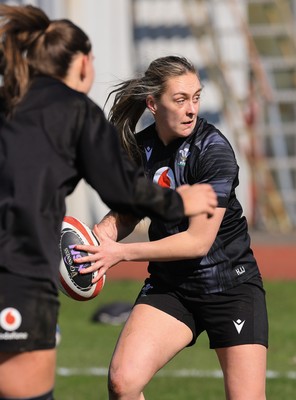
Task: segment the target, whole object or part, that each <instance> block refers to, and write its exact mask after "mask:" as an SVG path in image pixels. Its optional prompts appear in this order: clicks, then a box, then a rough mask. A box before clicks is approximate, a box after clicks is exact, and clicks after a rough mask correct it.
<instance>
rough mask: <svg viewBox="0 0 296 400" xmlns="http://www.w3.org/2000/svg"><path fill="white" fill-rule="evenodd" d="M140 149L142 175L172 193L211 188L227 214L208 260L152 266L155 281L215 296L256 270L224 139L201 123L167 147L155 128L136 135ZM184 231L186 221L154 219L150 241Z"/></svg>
mask: <svg viewBox="0 0 296 400" xmlns="http://www.w3.org/2000/svg"><path fill="white" fill-rule="evenodd" d="M136 139H137V143H138V144H139V146H140V148H141V153H142V161H143V165H144V169H145V173H146V176H147V177H148V178H149V179H150V180H153V181H154V182H157V183H158V184H159V185H161V186H163V187H170V188H172V189H174V188H176V187H178V186H180V185H182V184H186V183H188V184H193V183H209V184H211V185H212V186H213V188H214V190H215V191H216V193H217V196H218V207H222V208H226V212H225V215H224V218H223V221H222V223H221V227H220V229H219V231H218V234H217V237H216V239H215V241H214V243H213V245H212V247H211V249H210V250H209V252H208V254H207V256H205V257H201V258H198V259H191V260H180V261H174V262H150V263H149V268H148V270H149V272H150V274H151V277H152V279H153V280H159V281H160V282H161V283H163V284H164V285H167V286H169V287H171V288H177V289H178V290H179V291H181V292H182V293H183V294H184V295H185V296H196V294H201V293H217V292H221V291H225V290H227V289H230V288H232V287H235V286H237V285H239V284H241V283H243V282H246V281H248V280H249V279H251V278H252V277H255V276H259V275H260V274H259V270H258V267H257V263H256V260H255V258H254V256H253V252H252V250H251V248H250V238H249V235H248V227H247V222H246V219H245V217H243V216H242V208H241V205H240V203H239V201H238V200H237V198H236V194H235V188H236V187H237V185H238V182H239V181H238V171H239V167H238V165H237V162H236V159H235V155H234V152H233V150H232V147H231V145H230V143H229V142H228V140H227V139H226V138H225V137H224V136H223V135H222V133H221V132H220V131H219V130H218V129H217V128H215V127H214V126H213V125H211V124H209V123H207V121H205V120H204V119H202V118H199V119H198V121H197V124H196V127H195V129H194V131H193V132H192V134H191V135H190V136H188V137H186V138H179V139H176V140H174V141H173V142H171V143H170V144H168V145H167V146H165V145H164V144H163V143H162V142H161V140H160V139H159V137H158V135H157V133H156V129H155V124H153V125H150V126H149V127H147V128H146V129H145V130H143V131H142V132H139V133H138V134H137V135H136ZM187 228H188V219H187V218H184V219H183V221H182V222H181V223H180V224H175V223H165V222H163V221H160V220H159V219H155V218H152V221H151V225H150V227H149V238H150V240H151V241H153V240H158V239H161V238H164V237H167V236H170V235H174V234H176V233H178V232H182V231H185V230H186V229H187Z"/></svg>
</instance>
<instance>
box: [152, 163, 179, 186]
mask: <svg viewBox="0 0 296 400" xmlns="http://www.w3.org/2000/svg"><path fill="white" fill-rule="evenodd" d="M153 182H155V183H157V184H158V185H159V186H162V187H166V188H170V189H175V188H176V182H175V177H174V173H173V171H172V169H171V168H169V167H162V168H159V169H158V170H157V171H156V172H155V174H154V177H153Z"/></svg>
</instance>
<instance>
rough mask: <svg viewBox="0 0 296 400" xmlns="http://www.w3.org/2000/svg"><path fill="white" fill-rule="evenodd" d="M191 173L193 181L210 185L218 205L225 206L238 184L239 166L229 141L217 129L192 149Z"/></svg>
mask: <svg viewBox="0 0 296 400" xmlns="http://www.w3.org/2000/svg"><path fill="white" fill-rule="evenodd" d="M194 153H195V154H194V157H193V159H192V160H191V163H192V172H191V173H192V175H193V181H194V182H195V183H208V184H210V185H212V187H213V189H214V190H215V192H216V194H217V197H218V207H223V208H224V207H226V206H227V203H228V200H229V198H230V196H231V194H232V191H233V190H234V188H235V187H236V186H237V184H238V170H239V167H238V165H237V162H236V158H235V154H234V151H233V149H232V147H231V145H230V143H229V142H228V141H227V140H226V138H224V137H223V136H222V135H220V134H219V133H218V132H217V131H214V132H211V133H209V134H208V135H207V136H206V139H205V140H204V141H203V143H202V144H201V146H200V147H199V148H195V149H194Z"/></svg>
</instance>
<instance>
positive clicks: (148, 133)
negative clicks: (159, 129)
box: [135, 124, 156, 146]
mask: <svg viewBox="0 0 296 400" xmlns="http://www.w3.org/2000/svg"><path fill="white" fill-rule="evenodd" d="M155 135H156V130H155V124H151V125H149V126H147V127H146V128H145V129H143V130H141V131H139V132H137V133H136V134H135V138H136V141H137V144H138V145H139V146H145V144H146V143H148V142H151V141H153V140H154V137H155Z"/></svg>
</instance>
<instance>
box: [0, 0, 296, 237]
mask: <svg viewBox="0 0 296 400" xmlns="http://www.w3.org/2000/svg"><path fill="white" fill-rule="evenodd" d="M0 2H1V1H0ZM3 2H5V3H10V4H34V5H37V6H39V7H41V8H43V9H44V10H45V11H46V12H47V13H48V14H49V15H50V16H51V17H52V18H63V17H67V18H70V19H72V20H73V21H74V22H76V23H77V24H78V25H80V26H81V27H82V28H83V29H84V30H85V31H86V32H87V33H88V34H89V36H90V38H91V41H92V43H93V47H94V53H95V56H96V61H95V62H96V74H97V78H96V82H95V85H94V88H93V90H92V92H91V94H90V95H91V97H92V98H94V100H95V101H97V102H98V103H99V104H100V105H101V106H103V105H104V101H105V99H106V97H107V94H108V91H109V90H110V89H111V87H112V85H113V84H115V83H117V82H118V81H119V80H121V79H125V78H127V77H129V76H132V75H134V74H135V73H142V72H143V71H144V70H145V69H146V68H147V66H148V64H149V63H150V62H151V61H152V60H153V59H155V58H156V57H159V56H164V55H169V54H177V55H183V56H185V57H188V58H189V59H191V60H192V61H193V62H194V63H195V65H196V66H197V68H198V70H199V73H200V77H201V80H202V83H203V86H204V90H203V94H202V102H201V111H200V114H201V116H202V117H205V118H206V119H208V120H209V122H212V123H214V124H216V125H217V126H218V127H219V128H220V129H221V131H222V132H223V133H224V134H225V135H226V136H227V137H228V138H229V140H230V141H231V143H232V144H233V146H234V148H235V151H236V154H237V158H238V162H239V164H240V167H241V169H240V181H241V185H240V189H239V192H238V196H239V198H240V200H241V202H242V203H243V206H244V209H245V212H246V215H247V217H248V220H249V222H250V224H251V225H252V226H253V227H254V228H255V229H262V230H269V231H273V230H277V231H281V232H287V231H291V230H293V229H295V228H296V23H295V17H296V0H273V1H271V0H100V1H97V0H51V1H48V0H39V1H38V0H35V1H2V3H3ZM107 111H108V109H106V112H107ZM143 124H145V118H144V119H143ZM105 211H106V207H105V206H104V205H103V204H102V203H101V202H100V201H99V200H98V198H97V195H95V194H94V193H93V192H92V191H91V190H90V189H89V188H88V187H87V186H85V185H83V184H82V185H80V186H79V187H78V189H77V191H76V192H75V194H74V195H73V196H72V197H71V198H70V200H69V202H68V212H69V213H71V214H74V215H76V216H78V217H80V218H82V219H83V220H84V221H85V222H87V223H90V224H92V223H93V221H95V220H97V219H99V218H100V217H101V216H102V215H103V214H104V213H105Z"/></svg>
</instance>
